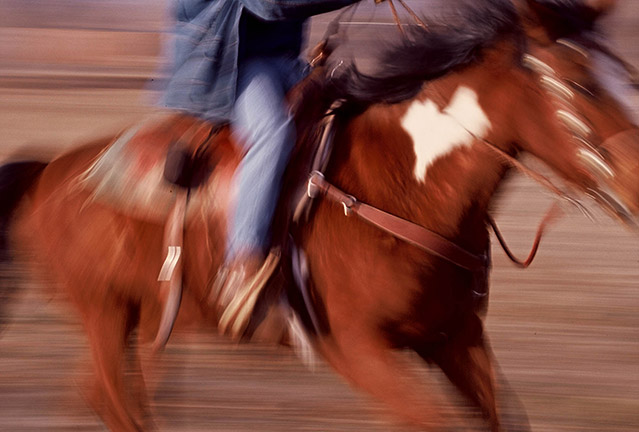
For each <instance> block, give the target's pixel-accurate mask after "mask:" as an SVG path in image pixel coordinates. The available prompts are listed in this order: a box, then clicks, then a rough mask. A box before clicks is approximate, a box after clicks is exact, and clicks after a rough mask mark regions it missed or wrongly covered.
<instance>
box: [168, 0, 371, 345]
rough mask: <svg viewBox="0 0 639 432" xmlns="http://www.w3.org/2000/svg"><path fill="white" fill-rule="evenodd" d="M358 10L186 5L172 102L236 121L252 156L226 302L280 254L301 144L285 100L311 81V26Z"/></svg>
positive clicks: (217, 2)
mask: <svg viewBox="0 0 639 432" xmlns="http://www.w3.org/2000/svg"><path fill="white" fill-rule="evenodd" d="M356 1H359V0H177V7H176V9H175V12H176V13H177V40H176V46H175V52H174V55H175V64H174V70H173V74H172V77H171V79H170V81H169V84H168V88H167V91H166V94H165V97H164V103H165V105H166V106H167V107H170V108H175V109H180V110H184V111H186V112H189V113H191V114H195V115H197V116H199V117H202V118H204V119H205V120H208V121H211V122H213V123H217V124H220V123H227V122H230V123H231V126H232V129H233V133H234V135H235V136H236V137H237V139H238V140H237V141H238V142H240V143H242V145H243V146H244V150H245V156H244V158H243V160H242V162H241V164H240V166H239V168H238V171H237V173H236V175H235V179H234V183H235V188H236V191H237V202H236V207H235V209H234V212H233V213H232V216H231V217H230V218H229V220H230V221H229V227H228V239H227V249H226V258H225V266H224V267H223V270H222V271H221V272H220V273H219V275H222V276H223V280H218V281H217V282H216V284H217V285H220V286H222V288H221V291H220V292H222V293H237V292H241V290H242V287H245V286H246V285H247V284H250V283H251V282H252V281H253V279H255V277H256V275H257V274H258V273H259V271H260V269H261V268H262V266H263V265H264V263H265V254H266V252H267V251H268V249H269V247H270V226H271V220H272V218H273V214H274V211H275V206H276V203H277V200H278V196H279V192H280V184H281V180H282V176H283V173H284V170H285V167H286V164H287V161H288V158H289V155H290V152H291V150H292V148H293V146H294V143H295V135H296V134H295V127H294V124H293V119H292V115H291V113H290V112H289V109H288V107H287V105H286V101H285V94H286V92H287V91H288V90H289V89H290V88H291V87H292V86H293V85H294V84H295V83H297V82H298V81H300V80H301V78H302V77H303V73H304V64H303V62H302V61H301V60H300V59H299V54H300V51H301V48H302V43H303V39H304V28H305V22H306V20H307V18H308V17H310V16H312V15H316V14H320V13H324V12H328V11H330V10H334V9H338V8H341V7H343V6H346V5H349V4H351V3H355V2H356ZM218 279H219V278H218ZM233 336H236V337H239V336H241V334H239V335H238V334H235V335H233Z"/></svg>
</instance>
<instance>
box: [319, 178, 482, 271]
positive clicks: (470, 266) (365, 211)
mask: <svg viewBox="0 0 639 432" xmlns="http://www.w3.org/2000/svg"><path fill="white" fill-rule="evenodd" d="M308 195H309V196H310V197H311V198H315V197H317V196H320V195H321V196H324V197H326V198H328V199H329V200H331V201H333V202H337V203H340V204H341V205H342V206H343V208H344V214H345V215H346V216H350V215H351V214H355V215H357V216H359V217H360V218H362V219H364V220H365V221H367V222H369V223H371V224H372V225H374V226H376V227H378V228H380V229H381V230H383V231H385V232H387V233H389V234H391V235H393V236H395V237H397V238H399V239H401V240H403V241H405V242H407V243H410V244H412V245H413V246H415V247H417V248H419V249H421V250H423V251H426V252H428V253H431V254H433V255H435V256H437V257H439V258H442V259H445V260H446V261H448V262H451V263H453V264H455V265H457V266H459V267H462V268H465V269H467V270H470V271H483V270H485V269H486V267H487V266H488V257H487V256H484V255H475V254H473V253H470V252H468V251H467V250H465V249H463V248H462V247H460V246H458V245H456V244H455V243H453V242H451V241H450V240H448V239H446V238H444V237H442V236H441V235H439V234H437V233H435V232H433V231H430V230H428V229H426V228H424V227H422V226H420V225H417V224H415V223H413V222H410V221H407V220H405V219H402V218H399V217H397V216H394V215H392V214H390V213H387V212H385V211H383V210H380V209H378V208H375V207H373V206H370V205H368V204H365V203H363V202H360V201H358V200H357V199H356V198H355V197H353V196H352V195H348V194H346V193H344V192H343V191H341V190H340V189H338V188H337V187H335V186H333V185H332V184H330V183H329V182H327V181H326V179H325V178H324V176H323V175H322V174H321V173H320V172H318V171H314V172H313V173H312V174H311V178H310V179H309V182H308Z"/></svg>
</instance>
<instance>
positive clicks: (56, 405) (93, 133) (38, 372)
mask: <svg viewBox="0 0 639 432" xmlns="http://www.w3.org/2000/svg"><path fill="white" fill-rule="evenodd" d="M161 3H162V2H157V1H156V0H100V1H98V0H84V1H82V2H79V1H74V0H38V1H35V0H0V131H2V145H1V146H0V157H2V158H6V157H9V156H10V155H12V154H13V153H15V152H20V151H21V150H23V149H25V148H38V149H40V151H41V152H42V156H43V157H49V156H50V155H53V154H58V153H61V152H63V151H64V150H67V149H69V148H70V147H72V146H73V145H74V144H79V143H81V142H85V141H86V140H87V139H91V138H94V137H99V136H102V135H105V134H107V133H113V132H116V131H118V130H120V129H121V128H123V127H124V126H126V125H130V124H133V123H135V122H136V121H137V120H140V119H142V118H144V117H145V116H147V115H149V114H150V113H152V112H153V111H154V109H155V108H154V107H153V106H152V103H153V101H154V100H155V97H154V96H155V95H156V94H157V89H158V88H159V87H158V86H156V85H155V84H154V82H156V81H161V78H162V72H161V71H162V70H163V66H164V65H165V64H166V61H167V59H166V57H165V56H164V55H163V53H166V52H167V51H166V49H165V48H164V46H165V45H164V42H165V41H166V39H167V38H168V36H169V30H170V23H169V22H168V19H167V16H168V13H167V10H168V9H167V7H165V5H163V4H161ZM370 3H371V4H370V5H369V4H366V5H363V6H362V8H361V9H360V10H359V11H358V21H367V20H369V19H370V18H371V17H373V19H375V20H379V21H383V20H386V21H387V17H384V16H383V15H382V14H377V13H375V14H373V6H372V2H370ZM414 3H415V2H412V3H411V4H414ZM435 3H436V2H435V1H424V2H422V5H426V6H428V7H432V8H435V6H436V5H435ZM382 6H383V5H382ZM417 9H419V8H417ZM426 10H428V8H427V7H424V11H426ZM432 10H434V9H432ZM637 20H639V5H637V4H636V2H634V1H631V0H621V1H619V6H618V8H617V10H616V11H615V12H614V13H613V15H611V16H610V17H609V18H608V30H609V32H610V36H611V38H612V40H613V41H614V44H615V46H616V48H617V49H618V50H619V51H620V53H621V54H623V55H624V56H625V57H626V58H627V59H628V60H629V61H630V62H631V63H633V64H635V65H639V32H638V31H637V29H636V22H637ZM328 21H329V18H328V17H325V16H323V17H318V18H317V19H315V21H314V22H313V40H317V39H318V38H319V37H320V36H321V34H322V33H323V30H324V28H325V26H326V24H327V23H328ZM358 27H359V26H358ZM380 27H381V26H380ZM630 101H631V103H632V107H631V108H632V109H633V110H634V112H635V114H636V113H638V112H639V97H638V95H637V94H633V95H632V96H631V99H630ZM511 192H513V193H511ZM514 192H517V193H514ZM551 200H552V198H551V197H549V196H547V195H545V193H544V192H543V191H541V190H540V188H539V187H538V186H537V185H535V184H533V183H531V182H529V181H528V180H526V179H523V178H521V177H519V176H516V177H515V178H513V179H512V180H511V181H510V182H509V183H508V185H507V187H506V190H505V191H504V194H503V197H502V198H501V199H500V201H499V203H498V206H497V207H496V209H495V212H494V214H495V216H496V218H497V219H498V221H499V222H500V224H501V227H502V228H503V231H504V234H505V235H506V236H507V237H508V238H509V239H510V241H511V243H512V246H513V248H514V249H515V250H516V251H523V250H524V249H525V248H526V247H527V246H528V245H529V243H530V241H531V239H532V237H533V235H534V230H535V224H536V223H537V221H538V220H539V219H540V217H541V216H542V214H541V210H540V209H542V208H544V207H545V206H546V205H547V204H548V203H549V202H550V201H551ZM493 252H494V259H495V263H494V270H493V276H492V282H493V285H492V288H491V289H492V291H491V303H490V308H489V314H488V319H487V328H488V332H489V334H490V335H491V343H492V346H493V348H494V350H495V352H496V356H497V358H498V359H500V366H501V372H502V373H503V374H504V375H505V376H507V377H508V379H509V380H510V383H511V386H512V387H513V389H514V390H515V391H516V392H517V394H518V395H519V397H520V398H521V401H522V402H523V404H524V406H525V407H526V409H527V412H528V415H529V417H530V422H531V426H532V429H533V430H535V431H608V432H613V431H614V432H620V431H628V432H630V431H636V430H639V373H637V372H638V371H639V337H638V336H637V335H638V334H639V313H637V311H639V237H637V235H636V234H634V235H633V234H632V233H629V232H627V231H625V230H624V229H623V228H622V227H620V226H618V225H617V224H616V223H614V221H612V220H610V219H608V218H607V217H605V216H603V215H598V220H597V221H595V222H591V221H588V220H587V219H585V218H584V217H583V216H582V215H580V214H577V213H574V214H571V215H569V216H568V217H566V218H565V219H563V220H562V222H561V223H560V224H558V226H556V227H555V228H553V230H551V232H550V233H549V234H548V235H547V236H546V238H545V240H544V242H543V243H542V247H541V250H540V253H539V256H538V258H537V261H536V262H535V264H534V265H533V266H532V267H531V268H530V269H529V270H527V271H521V270H518V269H516V268H514V267H512V266H511V265H510V264H509V263H508V262H507V260H506V258H505V257H504V256H503V254H502V253H501V251H500V250H497V249H496V248H495V250H494V251H493ZM2 271H6V270H2ZM15 276H16V277H17V279H19V280H20V281H21V283H22V284H24V285H25V287H24V289H23V290H21V291H20V295H19V296H16V298H15V299H14V300H15V301H14V303H13V307H12V308H11V318H10V324H9V326H8V327H7V328H6V329H5V330H4V332H2V333H0V430H6V431H14V432H27V431H34V430H45V431H69V430H75V431H83V432H84V431H86V432H89V431H101V430H104V429H103V425H102V424H101V423H100V421H99V420H98V418H97V417H96V416H95V415H94V414H93V413H92V411H91V410H90V409H89V408H88V407H87V406H86V405H85V404H84V401H83V399H82V395H81V394H80V392H79V391H78V389H79V388H80V387H81V386H82V385H83V384H84V382H83V378H85V377H86V376H88V374H89V373H88V370H87V368H88V366H87V365H88V364H89V363H88V361H89V353H88V350H87V347H86V345H85V342H86V341H85V339H84V336H83V333H82V331H81V329H80V327H79V320H77V318H76V316H75V312H74V311H72V310H71V308H70V306H68V305H67V304H66V303H65V302H64V301H63V300H64V299H62V298H60V296H58V295H53V294H51V291H50V290H48V289H44V287H43V285H42V284H41V283H39V282H32V281H31V280H30V279H29V278H28V276H29V274H28V272H27V271H26V270H22V271H19V272H17V274H16V275H15ZM424 373H428V372H424ZM442 382H443V381H442ZM150 383H151V384H152V385H151V388H152V389H155V397H154V399H153V409H154V411H155V413H154V414H155V419H156V422H157V425H158V428H159V429H160V430H163V431H174V432H181V431H208V430H211V428H212V427H213V426H215V427H217V428H219V429H217V430H223V431H236V432H241V431H270V432H281V431H308V430H315V431H326V432H329V431H334V432H338V431H339V432H346V431H368V432H382V431H388V430H394V431H401V430H403V429H401V428H400V427H399V426H396V425H395V424H393V423H390V422H388V423H387V422H385V421H384V418H385V417H383V416H382V417H381V418H382V420H379V418H380V416H379V415H378V414H379V413H376V412H371V411H375V410H376V406H375V405H372V407H371V404H370V401H369V400H367V399H365V398H363V397H361V396H360V395H359V394H356V393H354V392H353V391H352V390H350V389H349V388H348V387H347V386H346V385H345V384H344V383H343V382H342V381H341V379H340V378H338V377H337V376H336V375H335V374H334V373H333V372H331V371H330V370H329V368H328V367H326V366H320V367H319V369H318V371H317V372H315V373H311V372H309V371H307V370H305V368H304V367H303V366H302V365H301V363H300V362H299V361H298V360H297V359H296V358H295V357H294V355H293V354H292V353H291V352H288V351H285V350H282V349H277V348H271V347H263V346H259V345H258V346H239V347H237V346H235V345H231V344H229V343H227V342H225V341H223V340H220V339H219V338H218V337H217V336H215V335H213V334H212V333H211V332H204V331H202V332H197V331H193V332H182V333H178V334H176V335H175V336H174V337H173V338H172V339H171V341H170V342H169V345H168V347H167V350H166V352H165V353H164V355H163V365H162V367H161V370H157V371H156V373H155V375H154V376H153V377H151V378H150ZM450 403H460V402H459V400H458V398H457V396H456V395H454V394H450Z"/></svg>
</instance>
